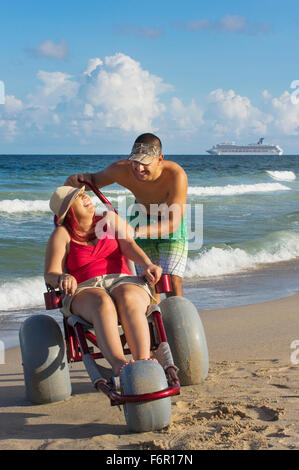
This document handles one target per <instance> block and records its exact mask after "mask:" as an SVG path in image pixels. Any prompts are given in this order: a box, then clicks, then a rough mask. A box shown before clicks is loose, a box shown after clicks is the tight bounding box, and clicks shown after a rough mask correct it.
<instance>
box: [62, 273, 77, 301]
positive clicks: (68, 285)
mask: <svg viewBox="0 0 299 470" xmlns="http://www.w3.org/2000/svg"><path fill="white" fill-rule="evenodd" d="M58 287H59V290H60V291H61V292H64V293H65V295H69V296H71V295H74V293H75V292H76V289H77V281H76V279H75V278H74V276H71V275H70V274H61V276H59V280H58Z"/></svg>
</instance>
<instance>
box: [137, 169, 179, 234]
mask: <svg viewBox="0 0 299 470" xmlns="http://www.w3.org/2000/svg"><path fill="white" fill-rule="evenodd" d="M172 176H173V177H172V178H171V180H170V182H169V185H170V187H169V193H168V197H167V200H166V201H165V203H164V204H160V205H159V213H160V215H161V216H162V220H161V221H159V222H157V223H154V224H151V225H147V226H143V227H139V228H138V227H137V228H136V235H137V237H138V238H148V237H163V236H167V235H169V234H171V233H174V232H176V231H177V230H178V228H179V226H180V224H181V221H182V218H183V216H184V212H185V206H186V201H187V189H188V179H187V175H186V173H185V172H184V170H183V169H182V168H180V170H176V171H175V173H174V175H172ZM156 215H157V214H156Z"/></svg>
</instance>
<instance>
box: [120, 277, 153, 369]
mask: <svg viewBox="0 0 299 470" xmlns="http://www.w3.org/2000/svg"><path fill="white" fill-rule="evenodd" d="M111 297H112V298H113V299H114V301H115V303H116V308H117V311H118V314H119V318H120V322H121V325H122V327H123V330H124V333H125V336H126V339H127V342H128V345H129V348H130V350H131V353H132V356H133V359H135V360H139V359H148V358H149V357H150V333H149V327H148V321H147V319H146V311H147V307H148V306H149V304H150V297H149V295H148V294H147V292H146V291H145V290H144V289H142V288H141V287H138V286H135V285H134V284H122V285H120V286H118V287H116V288H115V289H113V291H112V292H111Z"/></svg>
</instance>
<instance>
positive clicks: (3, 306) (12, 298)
mask: <svg viewBox="0 0 299 470" xmlns="http://www.w3.org/2000/svg"><path fill="white" fill-rule="evenodd" d="M45 291H46V287H45V281H44V278H43V277H42V276H38V277H32V278H26V279H20V278H17V279H14V281H6V282H1V284H0V310H18V309H22V308H29V307H40V306H43V305H44V296H43V293H44V292H45Z"/></svg>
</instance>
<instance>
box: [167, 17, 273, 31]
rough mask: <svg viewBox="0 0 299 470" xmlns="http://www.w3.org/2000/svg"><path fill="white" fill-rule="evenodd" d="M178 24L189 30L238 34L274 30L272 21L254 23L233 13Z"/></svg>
mask: <svg viewBox="0 0 299 470" xmlns="http://www.w3.org/2000/svg"><path fill="white" fill-rule="evenodd" d="M176 26H177V27H183V28H184V29H187V30H189V31H203V30H214V31H215V30H216V31H223V32H228V33H237V34H258V33H264V34H265V33H269V32H270V31H271V30H272V25H271V24H270V23H258V22H256V23H252V22H250V21H248V19H247V18H246V17H245V16H241V15H231V14H228V15H225V16H223V17H222V18H220V19H219V20H217V21H210V20H207V19H198V20H192V21H189V22H187V23H185V24H180V23H179V24H177V25H176Z"/></svg>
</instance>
